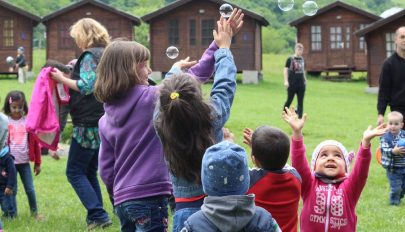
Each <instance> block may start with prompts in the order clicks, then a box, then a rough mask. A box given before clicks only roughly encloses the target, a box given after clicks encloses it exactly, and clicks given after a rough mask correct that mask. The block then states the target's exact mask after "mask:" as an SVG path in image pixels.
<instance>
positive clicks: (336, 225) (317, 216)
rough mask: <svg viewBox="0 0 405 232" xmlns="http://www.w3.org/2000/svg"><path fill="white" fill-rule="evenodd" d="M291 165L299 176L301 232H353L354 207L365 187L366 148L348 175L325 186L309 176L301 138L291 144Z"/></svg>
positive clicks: (360, 152)
mask: <svg viewBox="0 0 405 232" xmlns="http://www.w3.org/2000/svg"><path fill="white" fill-rule="evenodd" d="M291 154H292V157H291V158H292V165H293V167H295V168H296V169H297V171H298V172H299V174H300V175H301V177H302V193H301V195H302V199H303V206H302V210H301V218H300V227H301V232H307V231H310V232H316V231H330V232H335V231H339V232H346V231H347V232H353V231H356V224H357V216H356V212H355V208H356V204H357V202H358V200H359V198H360V194H361V192H362V191H363V188H364V186H365V185H366V180H367V177H368V170H369V167H370V161H371V153H370V148H367V149H363V148H362V146H361V145H360V148H359V150H358V153H357V158H356V163H355V165H354V168H353V170H352V171H351V173H350V174H349V176H348V177H347V178H346V179H345V180H343V181H342V182H340V183H334V184H327V183H324V182H322V181H321V180H320V179H318V178H316V177H315V175H314V173H311V171H310V168H309V165H308V161H307V159H306V156H305V145H304V141H303V139H301V140H294V139H292V141H291Z"/></svg>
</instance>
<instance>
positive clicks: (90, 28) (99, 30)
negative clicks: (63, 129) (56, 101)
mask: <svg viewBox="0 0 405 232" xmlns="http://www.w3.org/2000/svg"><path fill="white" fill-rule="evenodd" d="M70 36H72V37H73V39H74V40H75V42H76V44H77V46H78V47H79V48H80V49H82V50H83V53H82V54H81V55H80V57H79V58H78V60H77V62H76V65H75V66H74V68H73V72H72V75H71V78H68V77H65V76H64V75H63V73H62V72H61V71H60V70H59V69H57V68H54V71H52V78H53V79H54V80H55V81H57V82H60V83H63V84H65V85H67V86H69V88H70V89H72V90H73V91H70V102H69V106H70V116H71V117H72V122H73V138H72V140H71V141H72V142H71V144H70V149H69V156H68V161H67V167H66V176H67V178H68V180H69V182H70V184H71V185H72V187H73V189H74V190H75V191H76V194H77V195H78V197H79V198H80V200H81V202H82V204H83V206H84V207H85V208H86V209H87V217H86V222H87V228H88V230H93V229H95V228H105V227H108V226H110V225H111V224H112V222H111V220H110V218H109V216H108V214H107V212H106V211H105V210H104V209H103V199H102V196H101V189H100V185H99V182H98V179H97V170H98V152H99V147H100V137H99V134H98V120H99V119H100V118H101V116H103V114H104V108H103V104H102V103H101V102H98V101H97V100H96V98H95V97H94V94H93V90H94V83H95V82H96V79H97V75H96V68H97V65H98V62H99V60H100V58H101V55H102V53H103V51H104V48H105V47H106V46H107V45H108V44H109V43H110V36H109V34H108V32H107V29H106V28H105V27H104V26H103V25H101V24H100V23H99V22H97V21H96V20H94V19H91V18H83V19H80V20H79V21H77V22H76V23H75V24H74V25H73V26H72V27H71V29H70Z"/></svg>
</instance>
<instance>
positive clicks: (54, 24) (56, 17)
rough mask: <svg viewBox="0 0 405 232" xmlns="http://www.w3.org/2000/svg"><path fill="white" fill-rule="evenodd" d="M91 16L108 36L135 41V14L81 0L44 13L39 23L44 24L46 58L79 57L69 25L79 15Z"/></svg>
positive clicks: (92, 1) (63, 58) (103, 4)
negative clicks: (105, 29)
mask: <svg viewBox="0 0 405 232" xmlns="http://www.w3.org/2000/svg"><path fill="white" fill-rule="evenodd" d="M86 17H89V18H93V19H95V20H97V21H98V22H100V23H101V24H103V25H104V26H105V27H106V28H107V30H108V33H109V34H110V36H111V38H113V39H114V38H121V37H123V38H126V39H129V40H134V25H135V26H139V25H140V24H141V21H140V19H139V18H138V17H135V16H132V15H130V14H128V13H125V12H123V11H120V10H118V9H115V8H113V7H111V6H109V5H107V4H105V3H103V2H101V1H97V0H82V1H78V2H75V3H73V4H71V5H69V6H67V7H65V8H62V9H60V10H58V11H55V12H53V13H51V14H49V15H46V16H44V17H43V19H42V23H43V24H45V26H46V37H47V46H46V58H47V59H54V60H58V61H60V62H63V63H67V62H69V60H72V59H74V58H78V57H79V55H80V54H81V52H82V51H81V50H80V49H79V48H78V47H77V46H76V43H75V41H74V39H73V38H72V37H70V34H69V32H70V31H69V30H70V27H71V26H72V25H73V24H74V23H75V22H77V21H78V20H79V19H81V18H86Z"/></svg>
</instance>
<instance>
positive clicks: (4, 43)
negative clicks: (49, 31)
mask: <svg viewBox="0 0 405 232" xmlns="http://www.w3.org/2000/svg"><path fill="white" fill-rule="evenodd" d="M40 21H41V18H40V17H38V16H36V15H33V14H31V13H29V12H27V11H25V10H22V9H21V8H18V7H16V6H14V5H11V4H10V3H7V2H6V1H3V0H0V32H1V34H0V73H8V72H9V70H8V69H9V65H8V64H7V62H6V57H8V56H11V57H13V58H14V60H15V58H16V56H17V48H18V47H24V55H25V59H26V61H27V64H28V68H29V70H31V68H32V47H33V42H32V41H33V39H32V37H33V28H34V27H35V26H36V25H38V23H39V22H40Z"/></svg>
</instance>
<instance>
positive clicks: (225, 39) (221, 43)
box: [212, 16, 232, 48]
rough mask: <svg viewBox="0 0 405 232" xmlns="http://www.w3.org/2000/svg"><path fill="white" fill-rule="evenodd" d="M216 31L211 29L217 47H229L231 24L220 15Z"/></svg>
mask: <svg viewBox="0 0 405 232" xmlns="http://www.w3.org/2000/svg"><path fill="white" fill-rule="evenodd" d="M217 25H218V31H217V30H213V32H212V34H213V36H214V40H215V43H216V44H217V46H218V47H219V48H230V47H231V41H232V40H231V39H232V29H231V25H230V24H229V22H228V21H227V20H225V19H224V18H223V17H222V16H221V19H220V20H219V21H217Z"/></svg>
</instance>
